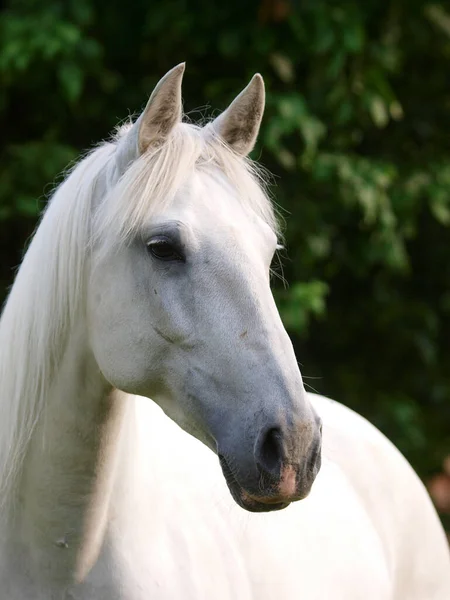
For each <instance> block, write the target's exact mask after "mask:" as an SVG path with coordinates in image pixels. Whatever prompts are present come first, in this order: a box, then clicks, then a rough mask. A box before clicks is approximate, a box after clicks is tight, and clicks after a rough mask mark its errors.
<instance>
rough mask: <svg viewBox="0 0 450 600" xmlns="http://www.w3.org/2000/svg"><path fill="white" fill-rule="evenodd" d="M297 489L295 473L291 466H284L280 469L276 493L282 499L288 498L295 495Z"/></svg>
mask: <svg viewBox="0 0 450 600" xmlns="http://www.w3.org/2000/svg"><path fill="white" fill-rule="evenodd" d="M296 489H297V482H296V473H295V469H294V467H293V466H292V465H286V466H285V467H283V468H282V469H281V477H280V483H279V485H278V491H279V492H280V496H282V497H283V498H290V497H291V496H294V495H295V492H296Z"/></svg>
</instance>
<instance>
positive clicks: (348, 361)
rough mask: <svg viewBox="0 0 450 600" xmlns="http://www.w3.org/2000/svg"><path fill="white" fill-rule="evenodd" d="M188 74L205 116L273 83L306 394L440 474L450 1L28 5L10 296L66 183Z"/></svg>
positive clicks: (6, 276) (13, 123)
mask: <svg viewBox="0 0 450 600" xmlns="http://www.w3.org/2000/svg"><path fill="white" fill-rule="evenodd" d="M184 60H186V61H187V73H186V76H185V83H184V98H185V108H186V111H187V112H188V113H189V114H190V116H191V118H196V117H199V116H202V115H204V114H205V113H206V114H211V111H210V110H209V109H208V107H214V108H215V109H223V108H224V107H225V106H226V104H227V103H228V102H229V101H230V100H231V99H232V98H233V97H234V96H235V94H236V93H237V92H238V91H239V90H240V89H241V88H242V87H243V86H244V85H245V84H246V82H247V80H248V79H249V78H250V77H251V75H252V74H253V73H254V72H255V71H260V72H261V73H262V74H263V75H264V77H265V80H266V85H267V90H268V101H267V112H266V117H265V121H264V126H263V129H262V133H261V136H260V140H259V145H258V148H257V149H256V151H255V153H254V156H255V157H256V158H258V159H260V160H261V161H262V162H263V164H264V165H265V166H266V167H268V168H269V169H270V170H271V171H272V173H274V181H275V186H274V188H273V190H272V191H273V193H274V195H275V196H276V199H277V202H278V204H279V205H280V207H281V209H280V210H281V212H282V214H283V217H284V220H285V224H286V227H285V230H286V245H287V253H286V256H285V257H284V260H283V271H284V277H285V278H286V279H287V281H288V282H289V287H288V288H284V287H283V285H282V284H281V282H278V281H275V292H276V297H277V301H278V304H279V307H280V310H281V312H282V316H283V318H284V321H285V323H286V326H287V328H288V330H289V333H290V334H291V336H292V338H293V340H294V344H295V347H296V351H297V356H298V359H299V361H300V362H301V364H302V366H303V373H304V375H305V376H306V377H307V378H306V382H307V383H308V384H309V385H311V386H312V387H313V388H314V389H315V390H317V391H319V392H321V393H325V394H327V395H329V396H332V397H334V398H336V399H338V400H340V401H341V402H343V403H345V404H348V405H349V406H351V407H353V408H355V409H356V410H357V411H359V412H361V413H362V414H364V415H365V416H367V417H368V418H369V419H370V420H371V421H373V422H374V423H375V424H376V425H377V426H378V427H380V428H381V429H382V431H384V432H385V433H386V434H387V435H388V436H389V437H390V438H391V439H392V440H393V441H394V442H395V443H396V444H397V445H398V446H399V448H400V449H401V450H402V451H403V452H404V453H405V455H406V456H407V457H408V459H409V460H410V461H411V462H412V464H413V465H414V467H415V468H416V470H417V471H418V472H419V474H420V475H421V476H422V477H423V478H424V479H425V480H427V479H428V478H429V477H430V476H431V475H432V474H434V473H437V472H438V471H439V470H440V468H441V464H442V460H443V459H444V457H445V455H446V454H447V453H449V450H450V249H449V246H450V196H449V187H450V160H449V158H450V143H449V126H450V84H449V82H450V79H449V61H450V7H449V5H448V3H444V2H442V3H432V2H431V3H430V2H421V1H419V0H408V1H406V0H392V1H387V2H380V1H379V0H376V1H375V0H365V1H364V2H360V1H359V2H358V1H357V0H341V1H340V2H334V1H332V0H304V1H300V0H297V1H295V0H290V1H289V0H257V1H251V0H228V1H227V2H220V3H217V2H210V1H208V2H207V1H201V0H189V1H188V0H153V1H152V2H149V1H148V0H145V1H143V0H133V1H132V2H131V3H128V5H127V4H126V3H124V2H123V1H122V0H121V1H120V2H119V1H118V0H110V1H109V2H108V3H104V2H101V1H100V0H40V1H39V2H37V1H35V0H10V2H9V3H7V5H6V7H4V8H3V9H2V10H1V11H0V118H1V138H0V139H1V140H2V144H1V149H0V253H1V254H0V256H1V258H0V295H1V296H3V297H4V295H5V294H6V291H7V287H8V286H9V285H10V284H11V281H12V278H13V275H14V267H15V266H16V265H17V264H18V263H19V262H20V259H21V256H22V251H23V250H22V249H23V247H24V245H25V243H26V240H27V239H28V237H29V236H30V234H31V233H32V231H33V229H34V227H35V224H36V220H37V217H38V214H39V212H40V211H41V210H42V208H43V207H44V206H45V202H46V199H47V197H48V194H49V193H50V191H51V189H52V186H53V184H54V183H55V182H56V181H57V180H58V173H60V172H61V171H62V170H63V169H64V168H65V167H66V166H67V164H68V163H69V162H70V161H72V160H74V159H76V157H77V156H78V155H79V153H80V151H81V150H82V149H84V148H86V147H88V146H90V145H92V144H93V143H96V142H98V141H99V140H100V139H102V138H104V137H105V136H106V135H107V133H108V132H109V131H111V130H112V128H113V127H114V126H115V125H116V124H117V122H118V121H120V120H123V119H124V118H126V117H127V116H128V115H129V114H130V113H134V112H136V111H138V110H139V109H141V108H142V107H143V105H144V104H145V101H146V99H147V97H148V94H149V92H150V91H151V90H152V88H153V86H154V85H155V83H156V82H157V80H158V79H159V77H160V76H161V75H163V74H164V73H165V72H166V71H167V70H168V69H169V68H171V67H172V66H174V65H175V64H177V63H179V62H181V61H184ZM202 103H203V104H202ZM308 377H309V378H308Z"/></svg>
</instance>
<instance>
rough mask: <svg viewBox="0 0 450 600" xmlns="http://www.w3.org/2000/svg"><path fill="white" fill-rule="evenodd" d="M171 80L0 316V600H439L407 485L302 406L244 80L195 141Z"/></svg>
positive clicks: (71, 191) (329, 420)
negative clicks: (277, 290)
mask: <svg viewBox="0 0 450 600" xmlns="http://www.w3.org/2000/svg"><path fill="white" fill-rule="evenodd" d="M183 72H184V64H181V65H178V66H177V67H175V68H174V69H172V70H171V71H169V72H168V73H167V74H166V75H165V76H164V77H163V78H162V79H161V81H160V82H159V83H158V85H157V86H156V88H155V89H154V91H153V93H152V95H151V96H150V99H149V101H148V104H147V106H146V108H145V109H144V111H143V112H142V114H141V115H140V116H139V118H138V119H137V120H136V121H135V122H134V123H133V122H130V123H127V124H125V125H123V126H122V127H120V128H119V129H118V130H116V132H115V133H114V135H113V136H112V137H111V138H110V140H109V141H107V142H105V143H102V144H101V145H99V146H98V147H96V148H95V149H93V150H92V151H91V152H89V153H88V154H87V155H85V156H84V157H83V158H82V159H81V160H80V161H79V162H78V163H77V164H76V165H75V166H74V167H73V168H72V169H71V170H70V171H69V172H68V173H67V176H66V178H65V180H64V181H63V182H62V184H61V185H60V186H59V187H58V188H57V190H56V191H55V193H54V194H53V196H52V198H51V200H50V202H49V203H48V206H47V208H46V210H45V211H44V215H43V218H42V219H41V222H40V224H39V226H38V228H37V230H36V233H35V235H34V237H33V239H32V241H31V244H30V245H29V248H28V250H27V252H26V254H25V256H24V259H23V262H22V264H21V266H20V269H19V271H18V273H17V276H16V279H15V282H14V285H13V286H12V289H11V290H10V293H9V296H8V299H7V302H6V304H5V307H4V310H3V313H2V316H1V320H0V414H1V419H0V590H1V598H2V600H63V599H64V600H69V599H70V600H211V598H214V599H215V600H254V599H258V600H268V599H269V598H270V599H271V598H273V597H279V598H280V599H283V600H299V599H300V598H301V599H302V600H328V599H331V598H333V600H344V599H345V600H361V599H362V598H364V600H425V599H426V600H448V598H450V558H449V551H448V548H447V545H446V540H445V536H444V533H443V529H442V527H441V525H440V523H439V520H438V517H437V514H436V512H435V510H434V508H433V506H432V503H431V501H430V499H429V497H428V495H427V493H426V491H425V488H424V487H423V485H422V483H421V482H420V480H419V478H418V477H417V475H416V474H415V473H414V471H413V469H412V468H411V467H410V466H409V464H408V463H407V462H406V460H405V459H404V458H403V456H402V455H401V454H400V453H399V452H398V450H397V449H396V448H395V447H394V446H393V445H392V444H391V443H390V442H389V441H388V440H387V439H386V438H385V437H384V436H383V435H382V434H381V433H380V432H379V431H378V430H377V429H375V428H374V427H373V426H372V425H371V424H369V423H368V422H367V421H365V420H364V419H363V418H362V417H360V416H359V415H357V414H356V413H354V412H352V411H351V410H350V409H348V408H345V407H344V406H342V405H340V404H338V403H336V402H334V401H332V400H329V399H326V398H324V397H321V396H317V395H314V394H310V393H306V392H305V389H304V386H303V383H302V377H301V375H300V372H299V368H298V364H297V361H296V358H295V354H294V351H293V348H292V345H291V342H290V340H289V337H288V335H287V333H286V331H285V329H284V327H283V324H282V322H281V319H280V316H279V313H278V311H277V308H276V305H275V301H274V299H273V296H272V293H271V289H270V265H271V261H272V258H273V256H274V253H275V252H276V250H277V246H278V245H279V242H280V235H279V229H278V226H277V218H276V214H275V211H274V208H273V205H272V203H271V202H270V200H269V197H268V194H267V192H266V189H265V184H264V181H265V180H264V174H262V172H261V170H260V169H259V168H258V167H257V165H256V164H255V163H253V162H252V161H251V160H250V159H249V158H248V154H249V152H250V151H251V150H252V148H253V147H254V144H255V140H256V137H257V134H258V131H259V127H260V123H261V119H262V115H263V110H264V102H265V92H264V83H263V79H262V77H261V76H260V75H259V74H257V75H255V76H254V77H253V78H252V80H251V81H250V83H249V84H248V86H247V87H246V88H245V89H244V90H243V91H242V92H241V93H240V94H239V95H238V96H237V97H236V98H235V99H234V101H233V102H232V103H231V104H230V105H229V107H228V108H227V109H226V110H225V111H224V112H223V113H222V114H220V115H219V116H218V117H217V118H216V119H214V120H211V121H210V122H208V123H207V124H206V125H204V126H201V125H193V124H190V123H186V122H183V118H182V116H183V115H182V98H181V81H182V76H183ZM150 399H151V400H150Z"/></svg>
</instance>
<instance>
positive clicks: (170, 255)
mask: <svg viewBox="0 0 450 600" xmlns="http://www.w3.org/2000/svg"><path fill="white" fill-rule="evenodd" d="M147 248H148V250H149V252H150V254H151V255H152V256H153V257H154V258H157V259H158V260H165V261H177V262H184V257H183V255H182V254H181V252H180V251H179V249H178V248H177V247H176V246H175V245H174V244H173V242H172V241H171V240H169V239H168V238H166V237H158V238H155V239H153V240H151V241H150V242H149V243H148V244H147Z"/></svg>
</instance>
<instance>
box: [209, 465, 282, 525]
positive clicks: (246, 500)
mask: <svg viewBox="0 0 450 600" xmlns="http://www.w3.org/2000/svg"><path fill="white" fill-rule="evenodd" d="M219 460H220V465H221V467H222V472H223V475H224V477H225V481H226V482H227V486H228V489H229V490H230V493H231V495H232V497H233V499H234V501H235V502H236V504H238V505H239V506H240V507H241V508H243V509H244V510H247V511H248V512H252V513H260V512H273V511H276V510H283V509H284V508H287V507H288V506H289V504H291V503H290V502H279V501H277V500H275V499H273V500H272V499H270V498H267V499H264V500H260V499H259V498H255V497H254V496H252V495H251V494H249V493H248V492H246V491H245V490H244V488H243V487H242V486H241V485H240V484H239V483H238V482H237V480H236V478H235V476H234V475H233V473H232V471H231V469H230V467H229V466H228V463H227V462H226V460H225V458H224V457H223V456H220V455H219Z"/></svg>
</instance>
